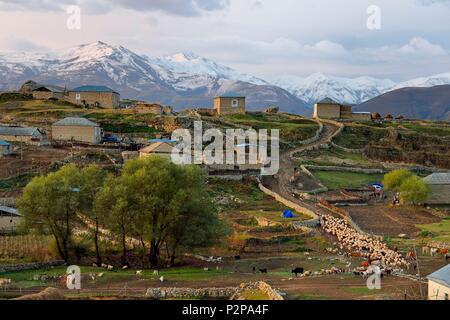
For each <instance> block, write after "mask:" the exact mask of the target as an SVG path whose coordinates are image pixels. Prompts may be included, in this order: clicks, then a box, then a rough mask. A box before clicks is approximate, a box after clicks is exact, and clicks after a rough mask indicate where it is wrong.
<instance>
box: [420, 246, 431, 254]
mask: <svg viewBox="0 0 450 320" xmlns="http://www.w3.org/2000/svg"><path fill="white" fill-rule="evenodd" d="M422 254H430V247H422Z"/></svg>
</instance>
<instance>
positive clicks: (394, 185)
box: [383, 169, 413, 191]
mask: <svg viewBox="0 0 450 320" xmlns="http://www.w3.org/2000/svg"><path fill="white" fill-rule="evenodd" d="M411 176H413V173H412V172H411V171H408V170H405V169H400V170H394V171H391V172H389V173H387V174H386V175H385V176H384V179H383V184H384V187H385V188H386V190H393V191H399V188H400V186H401V185H402V183H403V182H405V181H406V180H407V179H408V178H410V177H411Z"/></svg>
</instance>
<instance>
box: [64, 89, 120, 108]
mask: <svg viewBox="0 0 450 320" xmlns="http://www.w3.org/2000/svg"><path fill="white" fill-rule="evenodd" d="M78 98H79V99H78ZM65 99H66V100H67V101H69V102H70V103H73V104H77V105H89V106H95V105H96V104H98V105H99V107H101V108H106V109H114V108H118V107H119V105H120V95H119V94H117V93H114V92H69V93H68V95H67V96H66V97H65Z"/></svg>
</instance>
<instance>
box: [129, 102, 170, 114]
mask: <svg viewBox="0 0 450 320" xmlns="http://www.w3.org/2000/svg"><path fill="white" fill-rule="evenodd" d="M134 111H135V112H136V113H139V114H145V113H151V114H156V115H171V114H172V113H173V109H172V107H168V106H166V107H164V106H162V105H159V104H151V103H145V102H141V103H137V104H136V105H135V107H134Z"/></svg>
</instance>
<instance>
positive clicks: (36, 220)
mask: <svg viewBox="0 0 450 320" xmlns="http://www.w3.org/2000/svg"><path fill="white" fill-rule="evenodd" d="M78 186H79V174H78V169H77V168H76V167H75V166H74V165H67V166H64V167H62V168H61V169H60V170H58V171H57V172H54V173H50V174H48V175H47V176H39V177H35V178H33V180H32V181H31V182H30V183H29V184H28V185H27V186H26V187H25V188H24V191H23V196H22V198H21V199H20V200H19V202H18V206H19V210H20V212H21V213H22V214H23V215H24V217H25V220H26V223H27V224H28V225H31V226H38V227H40V228H44V229H46V230H48V231H50V232H51V234H52V235H53V236H54V238H55V242H56V247H57V250H58V253H59V255H60V256H61V258H62V259H64V260H65V261H68V260H69V249H70V244H71V240H72V239H71V237H72V232H73V228H74V223H75V221H76V211H77V209H78V207H79V192H78V191H79V189H78Z"/></svg>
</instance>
